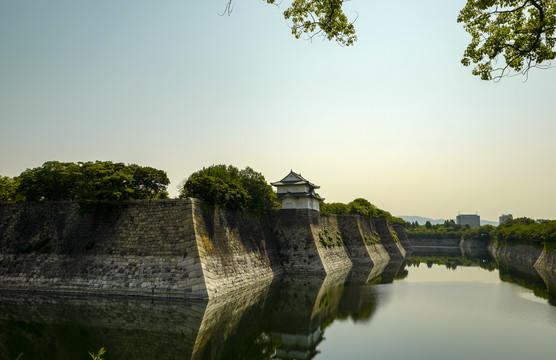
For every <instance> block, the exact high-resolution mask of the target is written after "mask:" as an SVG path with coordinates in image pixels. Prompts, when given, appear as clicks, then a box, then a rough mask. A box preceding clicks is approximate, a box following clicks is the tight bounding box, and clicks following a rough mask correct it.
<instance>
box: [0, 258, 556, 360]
mask: <svg viewBox="0 0 556 360" xmlns="http://www.w3.org/2000/svg"><path fill="white" fill-rule="evenodd" d="M555 305H556V290H554V288H553V284H550V283H548V282H547V281H545V280H543V278H542V277H541V276H540V275H539V274H538V273H535V272H534V269H515V268H511V267H509V266H506V265H503V264H499V263H497V262H496V261H494V260H493V259H492V258H491V257H490V256H489V255H488V254H482V255H481V256H478V257H471V256H468V255H465V254H463V253H462V252H461V250H459V249H457V248H453V249H432V248H428V249H416V251H415V252H414V253H413V254H412V255H411V257H410V258H409V259H408V260H407V261H404V262H401V263H390V264H388V265H387V266H386V267H385V268H381V269H378V268H375V269H372V270H370V269H353V270H352V271H351V272H349V273H338V274H335V276H328V277H287V278H286V277H283V278H281V279H277V280H275V281H274V282H273V283H272V284H268V283H264V284H260V285H259V286H256V287H253V288H252V289H249V291H243V292H240V293H235V294H232V295H230V296H225V297H222V298H217V299H216V300H214V301H210V302H186V301H164V300H130V299H114V298H100V299H99V298H96V299H95V298H68V297H57V296H50V295H49V296H45V295H37V294H19V295H15V294H6V293H0V359H9V360H15V359H16V358H17V357H18V356H19V355H20V354H21V353H23V355H22V357H21V360H30V359H57V360H60V359H62V360H65V359H68V360H71V359H75V360H79V359H91V357H90V356H89V354H88V352H89V351H90V352H95V351H97V350H98V349H100V348H101V347H105V348H106V349H107V353H106V354H105V355H104V359H106V360H113V359H133V360H143V359H145V360H146V359H149V360H152V359H159V360H161V359H313V358H314V359H382V360H384V359H442V360H444V359H451V360H454V359H505V360H508V359H516V360H517V359H519V360H522V359H536V360H543V359H551V360H552V359H555V358H556V348H555V347H554V343H555V341H556V306H555Z"/></svg>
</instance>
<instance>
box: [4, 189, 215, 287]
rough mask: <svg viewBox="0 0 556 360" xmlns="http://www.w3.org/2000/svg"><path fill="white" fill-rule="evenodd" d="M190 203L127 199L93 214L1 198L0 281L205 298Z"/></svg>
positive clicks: (68, 204)
mask: <svg viewBox="0 0 556 360" xmlns="http://www.w3.org/2000/svg"><path fill="white" fill-rule="evenodd" d="M192 204H193V200H191V199H183V200H150V201H130V202H127V203H125V204H123V205H122V207H121V209H120V211H118V212H117V213H114V214H112V215H110V216H98V215H95V214H93V213H87V214H80V211H79V205H78V204H76V203H72V202H47V203H38V204H37V203H35V204H32V203H2V204H1V206H0V209H1V210H0V249H1V252H0V253H1V256H2V261H1V264H0V286H1V287H4V288H19V289H24V290H31V289H32V290H39V291H59V292H70V293H71V292H76V293H77V292H78V293H89V292H91V293H100V294H113V295H119V294H127V295H139V296H167V297H188V298H192V297H199V298H207V297H208V293H207V290H206V285H205V279H204V276H203V273H202V264H201V261H200V258H199V251H198V247H197V243H196V240H197V239H196V234H195V229H194V227H193V212H192V209H193V206H192ZM40 244H42V246H40V247H39V245H40Z"/></svg>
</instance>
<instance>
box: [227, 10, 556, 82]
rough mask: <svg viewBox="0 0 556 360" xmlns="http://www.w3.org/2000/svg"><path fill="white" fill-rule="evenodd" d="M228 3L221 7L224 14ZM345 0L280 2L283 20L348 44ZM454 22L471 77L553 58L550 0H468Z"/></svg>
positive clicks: (489, 76) (555, 21)
mask: <svg viewBox="0 0 556 360" xmlns="http://www.w3.org/2000/svg"><path fill="white" fill-rule="evenodd" d="M232 1H233V0H228V1H227V4H226V11H227V12H228V14H229V13H230V12H231V10H232ZM264 1H266V2H267V3H268V4H272V5H282V4H283V3H282V2H278V1H276V0H264ZM345 1H346V0H292V1H289V2H286V4H285V6H286V8H285V10H284V11H283V16H284V18H285V19H286V20H289V21H290V22H291V25H290V27H291V30H292V34H293V35H294V36H295V37H296V38H300V37H302V36H304V37H306V38H308V39H312V38H313V37H315V36H323V37H325V38H327V39H328V40H334V41H336V42H337V43H338V44H340V45H342V46H350V45H353V44H354V43H355V41H357V36H356V30H355V27H354V21H355V20H351V21H350V20H349V19H348V17H347V16H346V14H345V13H344V11H343V8H342V7H343V5H344V2H345ZM457 21H458V22H459V23H463V27H464V29H465V31H467V32H468V33H469V34H470V35H471V37H472V39H471V42H470V44H469V45H468V46H467V49H466V50H465V52H464V54H463V59H462V64H463V65H464V66H470V65H471V64H473V65H474V69H473V70H472V73H473V74H474V75H476V76H479V77H480V78H481V79H483V80H495V81H498V80H500V79H501V78H502V77H504V76H506V75H510V74H513V73H517V74H519V73H522V74H525V75H526V74H528V72H529V70H530V69H531V68H534V67H537V68H546V67H550V61H551V60H553V59H554V58H555V57H556V52H555V45H556V44H555V43H556V38H555V37H554V31H555V28H556V0H468V1H467V3H466V5H465V7H464V8H463V9H462V10H461V11H460V13H459V16H458V18H457Z"/></svg>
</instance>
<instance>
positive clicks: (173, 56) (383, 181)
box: [0, 0, 556, 220]
mask: <svg viewBox="0 0 556 360" xmlns="http://www.w3.org/2000/svg"><path fill="white" fill-rule="evenodd" d="M225 3H226V0H211V1H191V0H179V1H164V2H155V1H141V0H118V1H76V0H67V1H56V0H49V1H26V0H17V1H9V0H4V1H0V65H1V66H0V125H1V127H0V174H1V175H7V176H15V175H18V174H19V173H21V172H22V171H24V170H25V169H26V168H32V167H37V166H40V165H41V164H42V163H44V162H45V161H48V160H58V161H89V160H111V161H115V162H125V163H137V164H139V165H143V166H153V167H156V168H159V169H163V170H166V171H167V172H168V176H169V178H170V180H171V182H172V183H171V184H170V187H169V190H170V193H171V195H173V196H175V195H177V192H178V190H177V187H178V185H179V183H180V182H181V181H182V180H183V179H184V178H186V177H187V176H189V174H191V173H192V172H194V171H196V170H198V169H200V168H202V167H203V166H209V165H211V164H232V165H235V166H237V167H240V168H243V167H245V166H251V167H253V168H254V169H255V170H257V171H260V172H262V173H263V174H264V176H265V177H266V179H267V180H268V181H269V182H270V181H277V180H280V179H281V178H282V177H283V176H285V175H286V174H287V173H288V172H289V171H290V169H293V170H294V171H296V172H301V173H302V175H303V176H305V177H306V178H308V179H309V180H310V181H312V182H314V183H316V184H319V185H320V186H321V189H320V190H319V193H320V195H321V196H323V197H325V198H326V201H330V202H336V201H339V202H349V201H351V200H353V199H354V198H356V197H364V198H367V199H368V200H370V201H371V202H372V203H374V204H375V205H377V206H379V207H380V208H383V209H385V210H388V211H390V212H391V213H392V214H394V215H421V216H428V217H433V218H455V216H456V215H457V214H458V212H461V213H475V212H478V213H479V215H481V218H482V219H490V220H497V219H498V216H499V215H501V214H502V213H513V214H514V217H515V216H528V217H533V218H553V219H554V218H556V186H555V184H556V158H555V155H556V136H555V135H556V116H555V111H554V106H555V103H556V95H555V94H556V92H555V90H556V69H550V70H533V71H532V72H531V73H530V76H529V79H528V80H527V82H524V80H525V79H524V78H523V77H514V78H508V79H505V80H503V81H502V82H500V83H492V82H484V81H481V80H480V79H478V78H476V77H474V76H472V75H471V69H469V68H465V67H463V66H462V65H461V64H460V59H461V55H462V53H463V51H464V49H465V47H466V45H467V43H468V40H469V36H468V35H467V34H466V33H465V31H464V30H463V28H462V26H461V25H460V24H458V23H457V22H456V18H457V15H458V12H459V9H461V8H462V7H463V6H464V4H465V1H464V0H458V1H441V0H436V1H426V0H425V1H410V0H405V1H396V2H393V1H369V0H365V1H351V2H348V3H347V4H346V11H347V14H348V16H350V17H355V14H356V12H357V14H358V20H357V22H356V28H357V32H358V38H359V41H358V42H357V43H356V44H355V46H353V47H349V48H342V47H340V46H338V45H337V44H336V43H333V42H332V43H331V42H328V41H322V40H321V39H317V40H313V42H309V41H304V40H296V39H295V38H294V37H293V36H292V35H291V33H290V29H289V28H288V25H287V22H286V21H285V20H284V19H283V18H282V16H281V11H282V10H283V9H282V10H281V9H279V8H277V7H275V6H270V5H267V4H266V3H265V2H263V1H262V0H258V1H254V0H250V1H245V0H235V8H234V12H233V14H232V16H229V17H228V16H219V15H218V13H219V12H222V10H223V9H224V6H225ZM284 4H287V2H284Z"/></svg>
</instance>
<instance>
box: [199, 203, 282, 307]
mask: <svg viewBox="0 0 556 360" xmlns="http://www.w3.org/2000/svg"><path fill="white" fill-rule="evenodd" d="M193 223H194V227H195V239H196V242H197V247H198V249H199V250H198V251H199V254H200V262H201V266H202V271H203V275H204V278H205V283H206V286H207V291H208V295H209V297H210V298H212V297H214V296H217V295H218V294H219V293H226V292H229V291H231V290H236V289H239V288H241V287H244V286H245V285H247V284H252V283H255V282H259V281H261V280H263V279H270V280H271V279H272V278H273V276H274V273H279V272H280V271H279V270H280V269H278V268H277V266H276V264H277V258H276V251H275V248H276V247H275V245H274V242H273V240H272V236H271V234H270V232H269V230H268V229H267V228H266V227H265V226H264V225H263V224H264V223H265V221H263V219H261V218H259V217H257V216H256V215H250V214H247V213H245V212H227V211H224V210H221V209H217V210H208V209H207V210H205V212H204V213H203V211H202V209H201V206H200V202H199V201H198V200H195V201H194V202H193Z"/></svg>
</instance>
